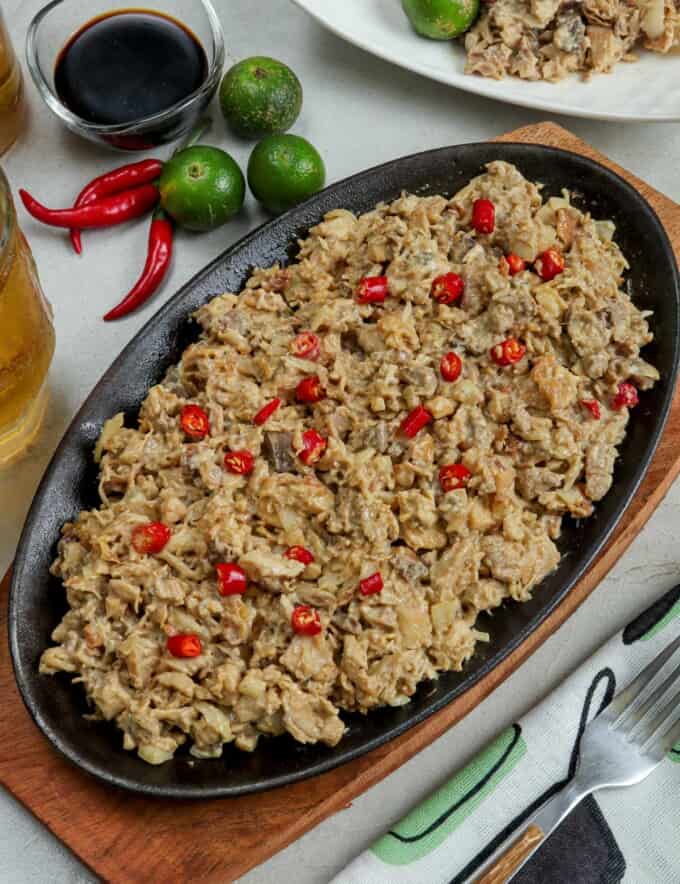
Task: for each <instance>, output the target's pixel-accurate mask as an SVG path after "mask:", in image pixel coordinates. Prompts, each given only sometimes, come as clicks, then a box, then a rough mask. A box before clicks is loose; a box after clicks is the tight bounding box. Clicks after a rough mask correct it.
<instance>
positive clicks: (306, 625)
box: [290, 605, 322, 635]
mask: <svg viewBox="0 0 680 884" xmlns="http://www.w3.org/2000/svg"><path fill="white" fill-rule="evenodd" d="M290 622H291V626H292V627H293V630H294V631H295V632H296V633H297V634H298V635H318V634H319V633H320V632H321V630H322V626H321V617H320V616H319V612H318V611H317V610H315V609H314V608H310V606H309V605H297V607H295V608H294V609H293V614H292V616H291V618H290Z"/></svg>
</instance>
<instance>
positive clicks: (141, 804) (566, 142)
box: [0, 123, 680, 884]
mask: <svg viewBox="0 0 680 884" xmlns="http://www.w3.org/2000/svg"><path fill="white" fill-rule="evenodd" d="M499 140H503V141H523V142H527V143H533V144H546V145H551V146H556V147H562V148H565V149H567V150H572V151H574V152H576V153H581V154H584V155H585V156H588V157H591V158H593V159H595V160H598V161H599V162H601V163H603V164H604V165H607V166H609V167H610V168H612V169H614V170H615V171H617V172H618V173H619V174H620V175H622V176H623V177H624V178H626V179H627V180H628V181H629V182H630V183H631V184H633V185H634V186H635V187H636V188H637V189H638V190H639V191H640V192H641V193H642V194H643V195H644V196H645V197H646V198H647V200H648V201H649V202H650V203H651V204H652V206H653V207H654V208H655V210H656V212H657V214H658V215H659V217H660V218H661V221H662V222H663V224H664V226H665V228H666V230H667V232H668V234H669V236H670V238H671V240H672V241H673V245H674V248H675V253H676V256H677V257H678V260H679V261H680V206H678V205H676V204H675V203H673V202H672V201H671V200H669V199H668V198H667V197H665V196H663V195H662V194H660V193H658V192H657V191H655V190H653V189H652V188H651V187H649V186H648V185H647V184H645V183H644V182H643V181H640V180H639V179H637V178H635V177H634V176H633V175H631V174H629V173H628V172H626V171H625V170H623V169H621V168H620V167H617V166H615V165H614V164H613V163H611V162H609V161H608V160H607V159H606V158H605V157H603V156H602V155H601V154H599V153H598V152H597V151H595V150H594V149H593V148H591V147H590V146H589V145H587V144H585V143H584V142H582V141H580V140H579V139H578V138H576V137H575V136H574V135H571V134H570V133H569V132H567V131H566V130H564V129H561V128H560V127H558V126H555V125H553V124H551V123H543V124H539V125H536V126H529V127H527V128H524V129H519V130H517V131H515V132H511V133H509V134H507V135H504V136H503V137H502V138H501V139H499ZM678 472H680V399H679V398H678V396H677V395H676V398H675V401H674V404H673V408H672V411H671V415H670V419H669V422H668V426H667V429H666V432H665V434H664V436H663V439H662V440H661V444H660V446H659V449H658V451H657V454H656V456H655V458H654V460H653V462H652V464H651V466H650V469H649V471H648V473H647V476H646V477H645V480H644V482H643V484H642V485H641V487H640V490H639V492H638V494H637V495H636V496H635V500H634V501H633V503H632V504H631V506H630V507H629V509H628V510H627V512H626V513H625V515H624V517H623V519H622V520H621V522H620V524H619V527H618V529H617V531H616V533H615V534H614V536H613V538H612V540H611V541H610V543H609V544H608V545H607V547H606V549H605V551H604V552H603V553H602V554H601V555H600V557H599V558H598V560H597V561H596V562H595V564H594V565H593V567H592V568H591V569H590V571H589V572H588V574H587V575H586V576H585V577H584V578H583V579H582V580H581V581H580V582H579V583H578V585H577V586H576V587H575V588H574V589H573V590H572V592H571V593H570V594H569V596H568V597H567V598H566V599H565V600H564V601H563V602H562V604H561V605H560V606H559V608H557V610H555V611H554V613H553V614H552V615H551V616H550V617H549V618H548V619H547V620H545V621H544V622H543V624H542V625H541V626H540V627H539V628H538V629H537V630H536V631H535V632H534V634H533V635H532V636H531V637H530V638H528V639H527V640H526V641H525V642H524V643H523V644H522V645H521V646H520V647H519V648H517V650H516V651H515V652H514V653H513V654H511V655H510V656H509V657H508V658H506V660H505V661H504V662H503V663H501V664H500V665H499V666H498V667H497V668H496V669H495V670H494V671H493V672H492V673H490V674H489V675H488V676H487V677H486V678H484V679H483V680H482V681H481V682H479V683H478V684H477V685H476V686H475V687H474V688H472V689H471V690H470V691H468V692H467V693H465V694H464V695H463V696H461V697H460V698H458V699H457V700H456V701H454V702H453V703H451V704H450V705H449V706H447V707H446V708H445V709H443V710H442V711H441V712H439V713H438V714H437V715H434V716H433V717H432V718H430V719H429V720H428V721H426V722H424V723H423V724H422V725H420V726H419V727H417V728H414V729H412V730H411V731H409V732H408V733H406V734H404V735H403V736H402V737H400V738H398V739H396V740H393V741H392V742H390V743H388V744H387V745H385V746H382V747H381V748H379V749H376V750H375V751H374V752H371V753H370V754H368V755H365V756H364V757H363V758H360V759H357V760H356V761H354V762H352V763H350V764H347V765H344V766H342V767H340V768H337V769H336V770H333V771H330V772H329V773H327V774H324V775H323V776H320V777H317V778H315V779H311V780H307V781H305V782H303V783H298V784H296V785H293V786H288V787H285V788H282V789H276V790H273V791H270V792H267V793H265V794H262V795H253V796H247V797H244V798H238V799H233V800H222V801H209V802H204V803H199V802H195V803H181V802H165V803H161V802H159V801H153V800H149V799H143V798H136V797H134V796H131V795H129V794H127V793H123V792H120V791H117V790H115V789H111V788H107V787H105V786H103V785H101V784H99V783H98V782H97V781H95V780H93V779H92V778H90V777H89V776H87V775H86V774H83V773H81V772H80V771H79V770H78V769H77V768H75V767H73V766H72V765H71V764H70V763H69V762H67V761H65V760H64V759H63V758H62V757H61V756H59V755H58V754H57V753H56V752H55V751H54V750H53V749H52V748H51V746H50V745H49V744H48V742H47V740H46V739H45V738H44V737H43V736H42V735H41V734H40V733H39V731H38V730H37V729H36V727H35V726H34V725H33V723H32V721H31V720H30V718H29V716H28V714H27V712H26V710H25V709H24V706H23V704H22V702H21V700H20V698H19V695H18V692H17V689H16V687H15V684H14V678H13V674H12V668H11V663H10V659H9V651H8V648H7V639H6V633H7V629H6V618H7V614H6V593H7V585H8V581H7V580H5V581H4V582H3V584H2V587H1V588H0V595H1V596H2V599H1V600H0V605H1V606H2V607H1V609H0V620H1V621H2V622H1V623H0V697H1V698H2V704H3V712H4V714H3V716H2V718H1V719H0V746H2V747H3V750H2V753H1V754H0V782H2V784H3V785H4V786H6V788H7V789H9V791H10V792H11V793H12V794H13V795H14V796H15V797H16V798H17V799H18V800H19V801H21V802H22V803H23V804H25V805H26V807H28V808H29V809H30V810H31V811H32V812H33V813H34V814H35V816H36V817H37V818H38V819H40V820H41V821H42V822H43V823H44V824H45V825H46V826H47V827H48V828H49V829H50V830H51V831H52V832H54V834H55V835H56V836H57V837H58V838H60V839H61V840H62V841H63V842H64V843H65V844H67V845H68V846H69V847H70V848H71V849H72V850H73V851H74V852H75V853H76V854H77V855H78V856H79V857H80V858H81V859H82V860H83V861H84V862H85V863H87V865H88V866H90V868H92V869H93V870H94V871H95V872H96V873H97V874H98V875H99V876H100V877H101V878H103V879H105V880H108V881H112V882H116V884H128V882H129V884H133V882H134V884H137V882H139V881H161V880H162V881H165V880H168V872H169V870H172V874H171V875H170V877H171V878H172V880H173V881H189V880H192V881H202V882H220V884H225V882H228V881H233V880H234V879H235V878H238V877H239V876H240V875H243V874H244V873H245V872H246V871H248V870H249V869H250V868H252V867H253V866H255V865H257V864H258V863H261V862H263V861H264V860H265V859H267V858H268V857H270V856H271V855H272V854H274V853H276V852H277V851H278V850H281V849H282V848H283V847H285V846H286V845H287V844H289V843H290V842H291V841H293V840H295V839H296V838H298V837H299V836H300V835H302V834H303V833H304V832H306V831H307V830H308V829H310V828H311V827H312V826H315V825H316V824H317V823H319V822H320V821H321V820H323V819H325V818H326V817H328V816H330V815H331V814H333V813H335V812H336V811H338V810H341V809H342V808H343V807H345V806H346V805H347V804H348V803H349V802H351V801H352V800H353V799H354V798H356V797H357V795H360V794H361V793H362V792H364V791H365V790H366V789H368V788H369V787H370V786H372V785H373V784H374V783H376V782H378V781H379V780H381V779H383V777H385V776H387V775H388V774H389V773H391V772H392V771H394V770H395V769H396V768H398V767H399V766H400V765H401V764H403V763H404V762H405V761H407V760H408V759H409V758H411V757H412V756H413V755H415V754H416V753H417V752H419V751H420V750H421V749H423V748H424V747H425V746H427V745H428V744H429V743H431V742H432V741H433V740H435V739H437V737H439V736H441V734H443V733H444V732H445V731H446V730H448V729H449V728H450V727H451V726H452V725H453V724H455V723H456V722H457V721H459V720H460V719H461V718H463V716H465V715H466V714H467V713H468V712H469V711H470V710H471V709H472V708H474V707H475V706H476V705H477V704H478V703H479V702H480V701H481V700H482V699H483V698H484V697H486V696H487V695H488V694H489V693H490V692H491V691H493V690H494V688H495V687H496V686H497V685H498V684H500V683H501V682H502V681H503V680H504V679H506V678H507V677H508V676H509V675H510V674H511V673H512V672H514V671H515V669H517V667H518V666H520V664H521V663H522V662H523V661H524V660H526V658H527V657H528V656H529V655H530V654H531V653H533V651H535V650H536V648H538V647H539V646H540V645H541V644H542V643H543V642H544V641H545V640H546V639H547V638H548V637H549V636H550V635H551V634H552V633H553V632H554V631H555V630H556V629H557V628H558V627H559V626H561V625H562V623H564V621H565V620H566V619H567V618H568V617H569V616H570V615H571V614H572V613H573V612H574V611H575V610H576V608H577V607H578V606H579V605H580V604H581V602H583V600H584V599H585V598H586V597H587V596H588V595H589V594H590V593H591V592H592V591H593V590H594V589H595V587H596V586H597V585H598V583H599V582H600V581H601V580H602V578H603V577H604V575H605V574H606V573H607V572H608V571H609V569H610V568H611V567H612V565H614V563H615V562H616V561H617V560H618V558H619V556H620V555H621V554H622V553H623V551H624V550H625V549H626V547H627V546H628V545H629V544H630V542H631V541H632V540H633V538H634V537H635V536H636V535H637V533H638V532H639V531H640V529H641V528H642V526H643V525H644V524H645V522H646V521H647V519H648V518H649V516H650V515H651V514H652V512H653V511H654V509H655V507H656V506H657V504H658V503H659V502H660V501H661V500H662V498H663V497H664V495H665V494H666V492H667V490H668V488H669V487H670V485H671V483H672V482H673V480H674V479H675V478H676V476H677V474H678ZM133 838H134V841H133ZM130 844H134V849H130Z"/></svg>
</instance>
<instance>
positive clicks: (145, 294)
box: [104, 209, 174, 322]
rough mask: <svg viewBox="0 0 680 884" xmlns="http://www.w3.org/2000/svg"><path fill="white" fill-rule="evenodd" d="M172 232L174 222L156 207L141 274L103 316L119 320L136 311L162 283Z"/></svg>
mask: <svg viewBox="0 0 680 884" xmlns="http://www.w3.org/2000/svg"><path fill="white" fill-rule="evenodd" d="M173 232H174V225H173V223H172V221H171V220H170V219H169V218H168V216H167V215H166V214H165V212H164V211H163V209H156V211H155V212H154V215H153V218H152V220H151V228H150V230H149V247H148V251H147V255H146V264H145V265H144V270H142V275H141V276H140V277H139V279H138V280H137V282H136V283H135V284H134V286H133V287H132V288H131V289H130V291H129V292H128V293H127V295H126V296H125V297H124V298H123V300H122V301H121V302H120V304H117V305H116V306H115V307H113V308H112V309H111V310H109V312H108V313H107V314H105V316H104V319H105V321H106V322H109V321H110V320H112V319H120V318H121V316H127V314H128V313H132V311H133V310H136V309H137V307H139V306H141V305H142V304H143V303H144V302H145V301H146V300H148V299H149V298H150V297H151V295H153V293H154V292H155V291H156V289H157V288H158V286H159V285H160V284H161V283H162V282H163V278H164V277H165V274H166V272H167V270H168V267H169V266H170V261H171V260H172V236H173Z"/></svg>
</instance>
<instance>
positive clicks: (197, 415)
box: [179, 405, 210, 442]
mask: <svg viewBox="0 0 680 884" xmlns="http://www.w3.org/2000/svg"><path fill="white" fill-rule="evenodd" d="M179 423H180V426H181V427H182V429H183V430H184V432H185V433H186V435H187V436H188V437H189V438H190V439H193V440H194V441H195V442H198V441H200V440H201V439H205V437H206V436H207V435H208V433H209V432H210V420H209V418H208V415H207V414H206V413H205V411H203V409H202V408H201V406H200V405H185V406H184V408H183V409H182V411H181V412H180V415H179Z"/></svg>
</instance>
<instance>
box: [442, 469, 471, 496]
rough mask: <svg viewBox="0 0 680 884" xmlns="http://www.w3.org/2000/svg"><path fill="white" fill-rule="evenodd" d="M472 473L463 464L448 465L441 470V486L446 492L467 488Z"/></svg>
mask: <svg viewBox="0 0 680 884" xmlns="http://www.w3.org/2000/svg"><path fill="white" fill-rule="evenodd" d="M471 476H472V473H471V472H470V470H469V469H468V468H467V467H466V466H465V465H464V464H462V463H448V464H446V465H445V466H443V467H442V468H441V469H440V470H439V484H440V485H441V486H442V489H443V490H444V491H457V490H458V489H459V488H465V486H466V485H467V483H468V482H469V481H470V477H471Z"/></svg>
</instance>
